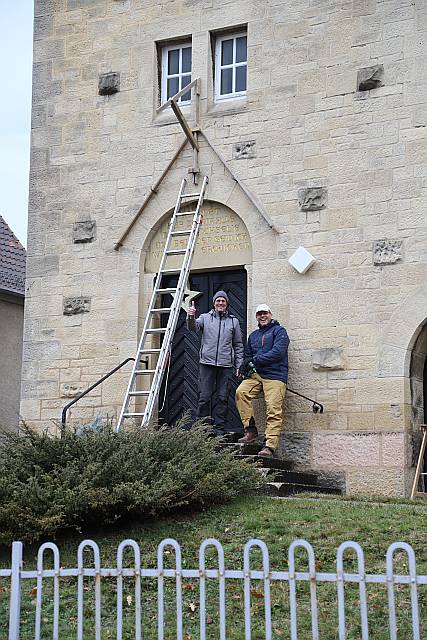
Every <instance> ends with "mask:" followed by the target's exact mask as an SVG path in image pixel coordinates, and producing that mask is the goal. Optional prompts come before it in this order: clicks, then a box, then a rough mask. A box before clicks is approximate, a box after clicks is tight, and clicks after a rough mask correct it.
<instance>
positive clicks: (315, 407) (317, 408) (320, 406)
mask: <svg viewBox="0 0 427 640" xmlns="http://www.w3.org/2000/svg"><path fill="white" fill-rule="evenodd" d="M131 360H133V361H135V358H126V360H123V362H121V363H120V364H118V365H117V367H114V369H111V371H109V372H108V373H106V374H105V375H104V376H102V378H99V380H97V381H96V382H94V383H93V384H91V385H90V387H88V388H87V389H85V390H84V391H82V392H81V393H79V395H78V396H76V397H75V398H73V399H72V400H71V401H70V402H69V403H68V404H66V405H65V407H64V408H63V409H62V414H61V435H62V434H63V433H64V431H65V427H66V424H67V412H68V409H70V408H71V407H72V406H73V405H74V404H76V402H78V401H79V400H80V399H81V398H83V397H84V396H86V395H87V394H88V393H90V392H91V391H92V389H95V388H96V387H97V386H98V385H100V384H101V383H102V382H104V380H106V379H107V378H109V377H110V376H112V375H113V373H116V371H118V370H119V369H121V368H122V367H124V365H125V364H127V363H128V362H130V361H131ZM144 364H145V365H147V364H148V360H147V361H144ZM287 391H288V392H289V393H293V394H294V395H295V396H299V397H300V398H304V400H308V401H309V402H311V403H312V404H313V412H314V413H323V404H321V403H320V402H317V400H313V398H309V397H308V396H304V395H303V394H302V393H298V391H293V389H289V388H288V389H287Z"/></svg>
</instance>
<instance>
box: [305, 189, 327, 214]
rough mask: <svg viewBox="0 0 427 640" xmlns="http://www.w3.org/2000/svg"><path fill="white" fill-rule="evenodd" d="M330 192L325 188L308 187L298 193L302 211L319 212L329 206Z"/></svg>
mask: <svg viewBox="0 0 427 640" xmlns="http://www.w3.org/2000/svg"><path fill="white" fill-rule="evenodd" d="M327 198H328V191H327V189H326V188H325V187H307V188H305V189H300V190H299V191H298V200H299V204H300V207H301V210H302V211H319V210H320V209H324V208H325V207H326V204H327Z"/></svg>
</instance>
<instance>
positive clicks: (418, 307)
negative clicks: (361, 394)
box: [378, 285, 427, 378]
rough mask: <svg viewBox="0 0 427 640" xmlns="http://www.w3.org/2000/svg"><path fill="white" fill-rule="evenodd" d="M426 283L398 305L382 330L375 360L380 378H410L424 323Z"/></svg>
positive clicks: (425, 321)
mask: <svg viewBox="0 0 427 640" xmlns="http://www.w3.org/2000/svg"><path fill="white" fill-rule="evenodd" d="M426 309H427V285H423V286H422V287H419V288H418V289H416V291H414V292H413V293H411V294H410V295H409V296H408V297H407V298H406V299H405V300H404V301H403V302H402V304H400V305H399V307H398V309H396V311H395V312H394V313H393V315H392V316H391V318H390V320H389V321H388V322H387V324H386V325H385V327H384V329H383V331H382V337H381V347H380V353H379V359H378V375H379V377H381V378H390V377H393V378H396V377H401V378H409V376H410V366H411V358H412V351H413V348H414V345H415V344H416V341H417V339H418V337H419V336H420V334H421V332H422V330H423V327H424V326H425V325H426V323H427V318H426V311H425V310H426Z"/></svg>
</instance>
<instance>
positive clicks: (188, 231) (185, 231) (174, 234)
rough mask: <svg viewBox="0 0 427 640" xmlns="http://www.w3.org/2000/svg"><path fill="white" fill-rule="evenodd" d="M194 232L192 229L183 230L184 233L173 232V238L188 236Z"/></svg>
mask: <svg viewBox="0 0 427 640" xmlns="http://www.w3.org/2000/svg"><path fill="white" fill-rule="evenodd" d="M191 232H192V229H182V231H172V233H171V236H187V235H189V234H190V233H191Z"/></svg>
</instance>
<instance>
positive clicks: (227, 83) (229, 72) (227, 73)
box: [220, 69, 233, 95]
mask: <svg viewBox="0 0 427 640" xmlns="http://www.w3.org/2000/svg"><path fill="white" fill-rule="evenodd" d="M232 91H233V69H222V70H221V91H220V93H221V95H225V94H227V93H231V92H232Z"/></svg>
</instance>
